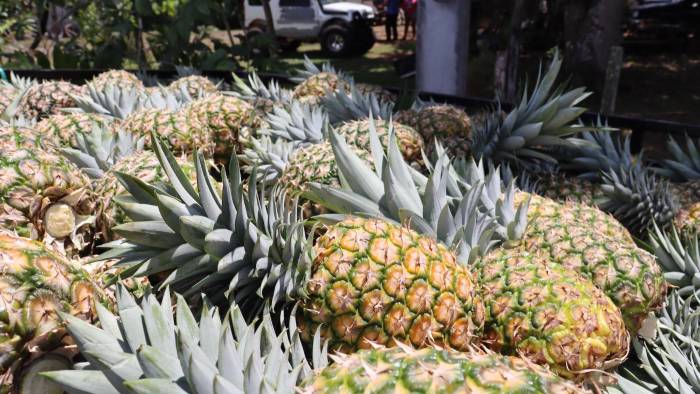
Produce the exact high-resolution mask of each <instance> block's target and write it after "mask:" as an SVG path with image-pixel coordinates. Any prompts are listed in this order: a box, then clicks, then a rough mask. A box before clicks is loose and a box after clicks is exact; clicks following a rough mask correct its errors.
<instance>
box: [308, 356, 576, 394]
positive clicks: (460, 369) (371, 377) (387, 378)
mask: <svg viewBox="0 0 700 394" xmlns="http://www.w3.org/2000/svg"><path fill="white" fill-rule="evenodd" d="M334 360H335V363H334V364H333V365H331V366H329V367H326V368H324V369H322V370H320V371H319V372H318V373H317V374H316V375H315V376H314V377H313V379H311V380H310V381H309V382H307V383H306V384H305V387H304V388H302V389H301V391H300V392H301V393H302V394H331V393H348V394H350V393H357V394H360V393H364V394H371V393H440V394H468V393H483V394H487V393H490V394H498V393H533V394H534V393H542V394H544V393H551V394H564V393H570V394H574V393H585V392H586V391H585V390H583V389H581V388H579V387H577V386H576V385H574V384H572V383H570V382H567V381H565V380H564V379H561V378H558V377H557V376H556V375H554V374H552V373H551V372H549V371H547V370H545V369H543V368H541V367H538V366H535V365H533V364H531V363H528V362H526V361H524V360H522V359H520V358H517V357H504V356H500V355H496V354H488V353H478V352H470V353H462V352H453V351H448V350H442V349H435V348H426V349H421V350H413V349H411V348H407V347H401V348H398V347H397V348H391V349H384V348H378V349H372V350H363V351H360V352H358V353H356V354H353V355H349V356H337V357H334Z"/></svg>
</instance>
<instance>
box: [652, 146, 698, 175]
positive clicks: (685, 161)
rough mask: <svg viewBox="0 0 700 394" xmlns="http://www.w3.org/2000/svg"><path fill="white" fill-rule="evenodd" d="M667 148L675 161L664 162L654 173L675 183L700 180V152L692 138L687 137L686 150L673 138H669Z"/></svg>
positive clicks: (667, 160)
mask: <svg viewBox="0 0 700 394" xmlns="http://www.w3.org/2000/svg"><path fill="white" fill-rule="evenodd" d="M666 146H667V148H668V151H669V152H671V155H672V156H673V159H666V160H663V161H662V163H661V164H662V167H661V168H655V169H654V171H656V172H657V173H658V174H660V175H661V176H664V177H666V178H669V179H671V180H673V181H681V182H683V181H690V180H696V179H700V151H699V150H698V144H697V143H696V142H695V141H694V140H693V139H692V138H690V137H689V136H687V135H686V136H685V150H684V149H683V148H682V147H681V146H680V144H678V142H677V141H676V139H675V138H673V137H669V138H668V142H667V143H666Z"/></svg>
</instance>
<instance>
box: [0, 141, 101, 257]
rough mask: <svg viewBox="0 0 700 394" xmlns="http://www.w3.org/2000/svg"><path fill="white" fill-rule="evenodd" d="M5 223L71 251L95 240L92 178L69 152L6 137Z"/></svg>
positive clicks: (2, 164)
mask: <svg viewBox="0 0 700 394" xmlns="http://www.w3.org/2000/svg"><path fill="white" fill-rule="evenodd" d="M0 148H1V150H2V152H3V156H2V157H1V158H0V223H1V224H2V227H3V228H6V229H12V230H14V231H16V232H17V233H18V234H19V235H21V236H23V237H29V238H32V239H38V240H43V241H45V242H48V243H52V244H54V245H55V246H56V247H59V248H60V249H65V250H66V251H67V252H68V253H80V252H82V251H83V250H84V249H86V248H89V247H90V246H91V244H92V239H91V236H90V235H91V232H92V231H91V229H90V227H91V225H92V220H93V219H94V217H93V210H94V207H95V199H94V195H93V194H92V191H91V190H90V181H89V179H88V178H87V177H86V176H85V175H84V174H82V173H81V172H80V170H79V169H78V168H77V167H76V166H74V165H73V164H72V163H70V162H69V161H67V160H65V159H64V158H62V157H60V156H58V155H56V154H53V153H49V152H48V151H45V150H43V149H36V148H25V147H21V146H17V145H16V143H15V142H14V141H7V140H5V141H1V142H0Z"/></svg>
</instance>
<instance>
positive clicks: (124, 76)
mask: <svg viewBox="0 0 700 394" xmlns="http://www.w3.org/2000/svg"><path fill="white" fill-rule="evenodd" d="M88 83H89V84H90V85H92V86H94V87H95V89H97V90H104V89H105V88H106V87H107V86H108V85H112V86H115V87H118V88H120V89H127V90H130V89H136V90H144V86H143V82H141V80H140V79H139V78H138V77H137V76H136V75H135V74H133V73H130V72H128V71H125V70H109V71H105V72H102V73H100V74H98V75H96V76H95V77H94V78H93V79H92V80H90V81H89V82H88Z"/></svg>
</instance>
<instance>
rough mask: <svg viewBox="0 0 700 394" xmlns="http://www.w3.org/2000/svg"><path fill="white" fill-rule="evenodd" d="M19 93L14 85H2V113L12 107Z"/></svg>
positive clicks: (0, 101)
mask: <svg viewBox="0 0 700 394" xmlns="http://www.w3.org/2000/svg"><path fill="white" fill-rule="evenodd" d="M18 94H19V92H18V91H17V89H16V88H15V87H14V86H12V85H0V113H3V112H5V110H6V109H7V108H9V107H10V106H11V105H12V102H13V101H14V100H15V98H16V97H17V95H18Z"/></svg>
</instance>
